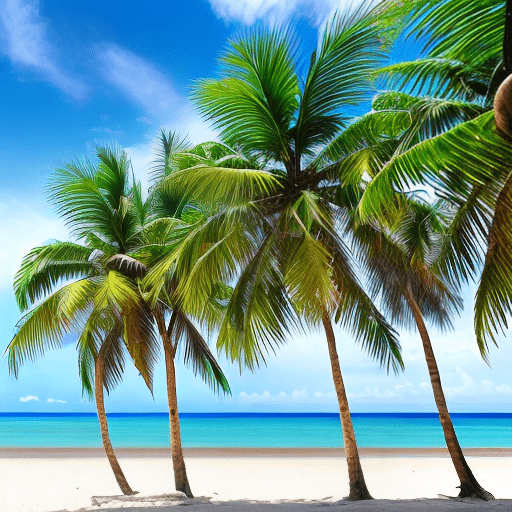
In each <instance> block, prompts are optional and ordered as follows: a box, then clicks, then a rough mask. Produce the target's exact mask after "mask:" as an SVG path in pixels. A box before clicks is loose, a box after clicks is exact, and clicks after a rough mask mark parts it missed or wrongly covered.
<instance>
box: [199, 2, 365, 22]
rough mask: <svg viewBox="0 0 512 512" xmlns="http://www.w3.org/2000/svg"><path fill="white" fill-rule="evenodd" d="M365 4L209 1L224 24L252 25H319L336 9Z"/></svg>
mask: <svg viewBox="0 0 512 512" xmlns="http://www.w3.org/2000/svg"><path fill="white" fill-rule="evenodd" d="M363 1H365V0H209V2H210V5H211V7H212V10H213V12H214V13H215V15H216V16H217V17H218V18H221V19H223V20H225V21H226V22H232V21H236V22H239V23H242V24H244V25H252V24H254V23H255V22H256V21H258V20H263V21H266V22H268V23H270V24H281V23H284V22H286V21H287V20H289V19H290V18H293V17H299V18H307V19H309V20H311V21H312V22H313V23H314V24H315V25H317V26H319V25H321V24H322V23H323V22H324V21H325V20H326V18H327V17H328V16H329V15H330V14H331V13H332V12H333V11H334V9H336V8H338V7H339V8H341V9H343V8H347V7H348V8H351V7H353V6H356V5H358V4H361V3H362V2H363Z"/></svg>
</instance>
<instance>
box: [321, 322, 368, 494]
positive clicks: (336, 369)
mask: <svg viewBox="0 0 512 512" xmlns="http://www.w3.org/2000/svg"><path fill="white" fill-rule="evenodd" d="M322 323H323V324H324V329H325V336H326V338H327V346H328V347H329V357H330V359H331V369H332V378H333V381H334V387H335V389H336V395H337V396H338V406H339V409H340V420H341V427H342V430H343V444H344V446H345V456H346V458H347V464H348V478H349V484H350V494H349V496H348V499H349V500H354V501H355V500H372V499H373V498H372V496H371V495H370V492H369V491H368V489H367V487H366V482H365V481H364V475H363V469H362V468H361V461H360V460H359V452H358V451H357V443H356V436H355V433H354V426H353V424H352V418H351V417H350V409H349V407H348V400H347V394H346V392H345V386H344V384H343V378H342V376H341V369H340V362H339V359H338V352H337V350H336V339H335V337H334V331H333V329H332V324H331V319H330V318H329V316H328V315H327V313H324V315H323V317H322Z"/></svg>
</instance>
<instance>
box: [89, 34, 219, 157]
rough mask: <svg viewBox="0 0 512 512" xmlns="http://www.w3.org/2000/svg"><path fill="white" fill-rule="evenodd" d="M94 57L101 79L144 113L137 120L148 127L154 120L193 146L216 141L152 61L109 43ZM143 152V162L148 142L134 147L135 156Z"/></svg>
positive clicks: (211, 131)
mask: <svg viewBox="0 0 512 512" xmlns="http://www.w3.org/2000/svg"><path fill="white" fill-rule="evenodd" d="M96 55H97V58H98V60H99V62H100V73H101V75H102V76H103V78H104V79H105V80H106V81H107V82H108V83H110V84H111V85H113V86H114V87H115V88H116V89H117V90H119V91H120V92H121V93H122V94H123V95H124V96H125V98H126V99H128V100H129V101H131V102H133V103H134V104H135V105H137V106H138V107H139V108H141V109H142V110H143V111H144V112H145V113H146V114H147V116H139V117H138V118H137V121H140V122H143V123H146V124H150V123H152V120H155V123H158V124H160V125H162V127H163V128H164V129H171V130H178V131H179V132H180V133H182V134H183V135H186V136H188V139H189V140H190V142H192V143H193V144H198V143H200V142H205V141H208V140H216V139H217V138H218V137H217V134H216V132H215V131H214V130H213V129H211V128H210V127H209V126H208V125H207V124H206V123H204V122H203V121H202V119H201V118H200V116H199V115H198V114H197V113H195V112H194V109H193V106H192V104H191V103H190V102H189V101H188V100H187V99H186V98H184V97H183V96H181V95H180V94H179V93H178V92H177V91H176V88H175V86H174V84H173V83H172V80H171V79H170V78H169V77H168V76H167V75H166V74H165V73H163V72H162V71H160V70H159V69H158V68H157V67H156V66H155V65H154V64H153V63H152V62H150V61H148V60H146V59H143V58H142V57H139V56H138V55H136V54H134V53H133V52H131V51H129V50H127V49H126V48H121V47H120V46H117V45H115V44H111V43H105V44H102V45H98V46H96ZM143 151H145V152H146V156H145V157H144V160H151V153H152V143H147V144H141V145H139V146H137V152H138V153H139V154H141V153H142V152H143Z"/></svg>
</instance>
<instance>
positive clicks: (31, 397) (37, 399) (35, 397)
mask: <svg viewBox="0 0 512 512" xmlns="http://www.w3.org/2000/svg"><path fill="white" fill-rule="evenodd" d="M32 400H34V401H35V402H39V398H38V397H37V396H33V395H29V396H22V397H20V402H31V401H32Z"/></svg>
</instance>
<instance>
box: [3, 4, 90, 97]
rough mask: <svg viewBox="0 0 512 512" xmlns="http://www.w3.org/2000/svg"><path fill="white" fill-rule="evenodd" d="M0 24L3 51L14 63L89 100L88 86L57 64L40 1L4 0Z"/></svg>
mask: <svg viewBox="0 0 512 512" xmlns="http://www.w3.org/2000/svg"><path fill="white" fill-rule="evenodd" d="M0 22H1V24H2V25H3V31H2V39H3V41H2V44H1V45H0V49H1V51H2V52H3V53H5V54H6V55H7V56H8V57H9V59H10V60H11V62H12V63H13V64H15V65H18V66H23V67H25V68H27V69H30V70H32V71H35V72H36V73H38V74H39V75H40V76H41V77H42V78H43V79H44V80H46V81H48V82H50V83H52V84H53V85H55V86H56V87H58V88H59V89H61V90H62V91H64V92H65V93H66V94H68V95H69V96H71V97H73V98H75V99H78V100H81V99H83V98H84V97H85V95H86V93H87V87H86V86H85V85H84V84H83V83H82V82H81V81H80V80H77V79H75V78H72V77H71V76H69V75H68V74H67V73H66V72H65V71H64V70H62V68H61V66H59V64H58V62H57V59H56V56H55V54H56V52H55V49H54V48H53V47H52V44H51V42H50V41H49V39H48V27H47V23H46V22H45V21H44V20H43V18H42V17H41V15H40V12H39V2H38V0H2V2H0Z"/></svg>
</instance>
